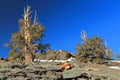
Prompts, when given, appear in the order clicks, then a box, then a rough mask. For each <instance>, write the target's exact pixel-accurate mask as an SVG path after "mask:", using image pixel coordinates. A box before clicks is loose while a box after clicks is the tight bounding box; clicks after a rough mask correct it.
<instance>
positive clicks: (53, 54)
mask: <svg viewBox="0 0 120 80" xmlns="http://www.w3.org/2000/svg"><path fill="white" fill-rule="evenodd" d="M73 56H74V57H75V55H73V54H71V53H70V52H68V51H63V50H48V52H47V53H44V54H37V55H36V58H37V59H40V60H44V59H45V60H67V59H68V58H71V57H73Z"/></svg>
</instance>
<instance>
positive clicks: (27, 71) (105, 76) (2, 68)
mask: <svg viewBox="0 0 120 80" xmlns="http://www.w3.org/2000/svg"><path fill="white" fill-rule="evenodd" d="M61 64H63V63H54V62H49V63H48V62H45V63H44V62H41V63H40V62H38V63H32V64H21V63H15V62H7V61H5V60H0V80H120V70H116V69H110V68H108V66H106V65H99V64H95V63H94V64H93V63H81V62H74V63H73V62H72V63H71V64H73V65H74V66H73V68H71V69H69V70H62V69H60V68H59V66H60V65H61Z"/></svg>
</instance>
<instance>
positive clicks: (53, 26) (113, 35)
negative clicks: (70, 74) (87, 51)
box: [0, 0, 120, 57]
mask: <svg viewBox="0 0 120 80" xmlns="http://www.w3.org/2000/svg"><path fill="white" fill-rule="evenodd" d="M119 4H120V0H0V33H1V34H0V56H1V57H7V56H8V52H9V48H7V47H4V46H3V44H4V42H9V40H10V38H11V35H12V33H13V32H17V31H18V28H19V24H18V20H19V19H20V18H22V15H23V9H24V7H26V5H30V6H31V8H32V11H33V13H34V11H35V10H36V11H37V14H38V15H37V16H38V22H39V23H42V24H43V25H44V27H45V28H46V32H45V38H44V39H43V43H50V44H51V48H52V49H54V50H59V49H62V50H67V51H70V52H73V53H75V52H76V51H75V47H76V45H77V44H78V43H79V42H81V38H80V32H81V31H82V30H85V31H86V32H87V34H88V38H90V37H93V36H94V35H97V36H99V37H101V38H103V39H104V41H105V42H107V46H108V47H109V48H111V49H112V50H113V52H114V54H115V57H116V56H117V54H118V52H119V49H120V37H119V34H120V5H119ZM31 17H33V16H31Z"/></svg>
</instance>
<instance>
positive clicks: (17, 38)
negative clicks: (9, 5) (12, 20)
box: [9, 6, 49, 63]
mask: <svg viewBox="0 0 120 80" xmlns="http://www.w3.org/2000/svg"><path fill="white" fill-rule="evenodd" d="M30 9H31V8H30V7H29V6H27V8H25V9H24V15H23V19H20V20H19V24H20V28H19V31H18V32H16V33H14V34H12V37H11V40H10V44H9V47H10V48H11V51H10V54H11V52H12V53H20V54H22V55H23V56H24V58H25V62H26V63H31V62H32V61H33V58H34V56H35V52H36V51H37V50H40V51H43V50H47V49H48V48H49V44H41V40H42V38H43V36H44V31H45V28H44V27H43V26H42V25H41V24H38V23H37V18H36V15H35V17H34V20H33V21H32V19H31V17H30V16H31V10H30Z"/></svg>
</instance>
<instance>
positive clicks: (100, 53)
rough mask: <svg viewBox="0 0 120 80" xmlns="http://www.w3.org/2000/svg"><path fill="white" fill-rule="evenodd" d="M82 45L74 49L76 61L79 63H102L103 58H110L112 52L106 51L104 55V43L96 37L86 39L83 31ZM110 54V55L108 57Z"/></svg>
mask: <svg viewBox="0 0 120 80" xmlns="http://www.w3.org/2000/svg"><path fill="white" fill-rule="evenodd" d="M81 38H82V41H83V42H82V43H80V44H78V45H77V47H76V50H77V55H78V59H79V60H80V61H85V62H88V61H91V62H96V63H103V62H104V61H105V57H107V58H112V51H110V50H109V51H108V53H107V54H108V55H106V52H105V50H106V49H107V47H106V46H105V45H104V44H103V43H104V41H103V39H101V38H100V37H98V36H94V37H93V38H89V39H87V34H86V32H85V31H83V32H81ZM110 54H111V55H110Z"/></svg>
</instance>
